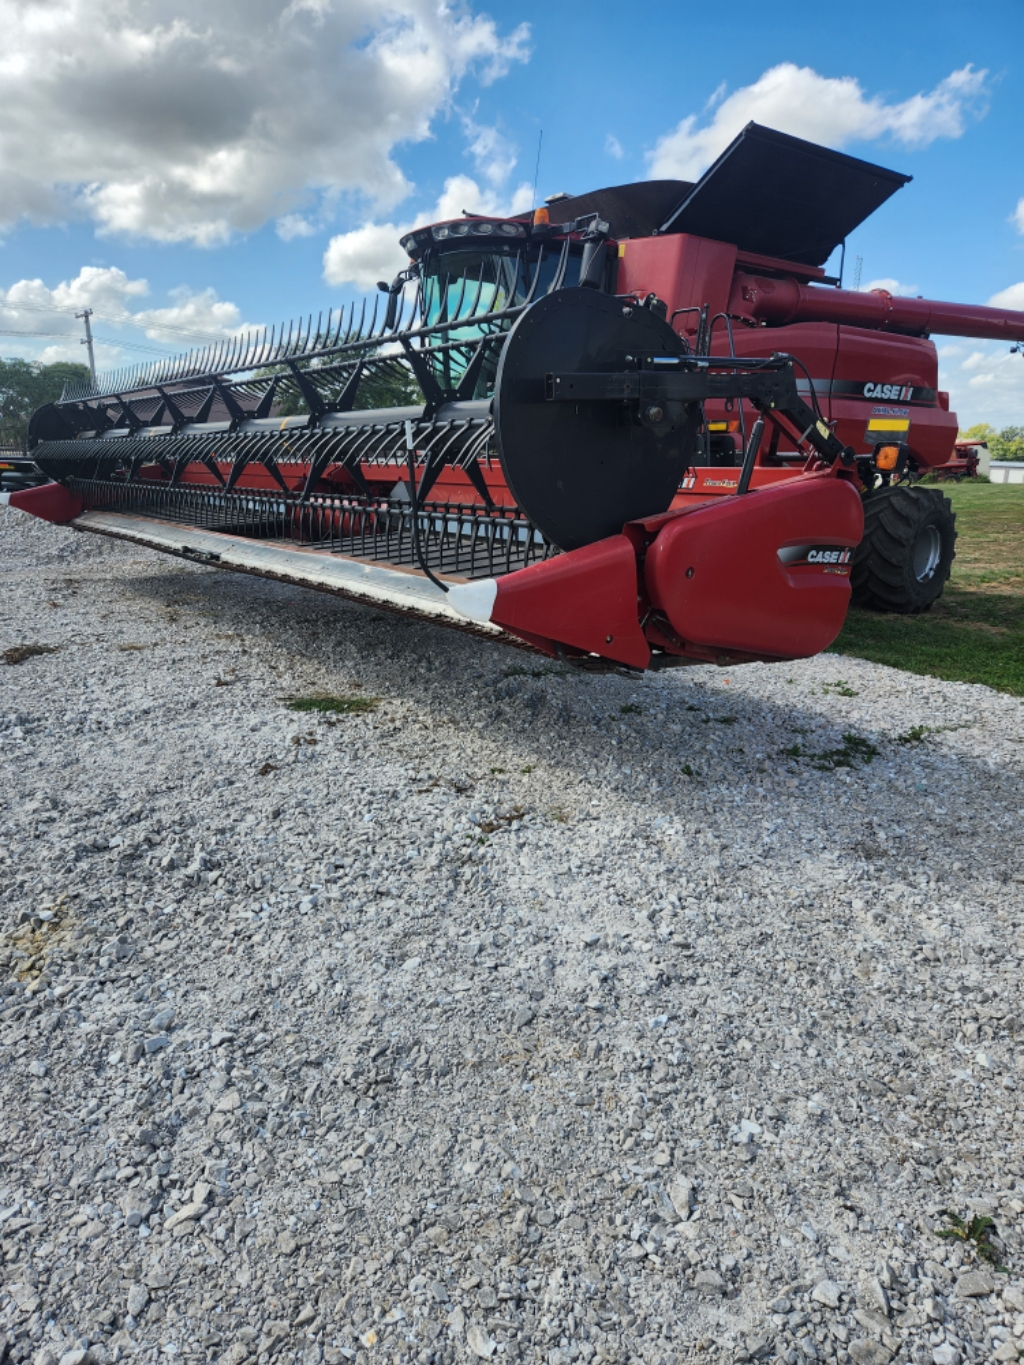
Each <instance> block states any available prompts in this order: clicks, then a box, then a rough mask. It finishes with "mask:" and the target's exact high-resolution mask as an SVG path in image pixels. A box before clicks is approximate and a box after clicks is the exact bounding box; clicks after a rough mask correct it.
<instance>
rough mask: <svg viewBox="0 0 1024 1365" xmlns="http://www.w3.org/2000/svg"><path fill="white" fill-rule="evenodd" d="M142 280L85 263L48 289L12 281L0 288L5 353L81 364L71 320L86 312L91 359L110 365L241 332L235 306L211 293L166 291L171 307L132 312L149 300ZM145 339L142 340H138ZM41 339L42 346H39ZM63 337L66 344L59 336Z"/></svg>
mask: <svg viewBox="0 0 1024 1365" xmlns="http://www.w3.org/2000/svg"><path fill="white" fill-rule="evenodd" d="M149 292H150V291H149V285H148V283H147V282H146V281H145V280H133V279H130V278H129V277H128V275H126V274H125V272H124V271H123V270H119V269H117V268H116V267H112V266H108V267H103V268H101V267H98V266H84V267H83V268H82V269H81V270H80V271H79V272H78V274H77V275H76V276H75V277H74V279H71V280H63V281H62V282H61V283H60V284H57V285H54V286H53V287H50V286H49V285H47V284H44V282H43V281H42V280H41V279H34V280H18V281H17V282H16V283H15V284H12V285H11V286H10V287H9V288H7V289H4V288H0V337H2V347H0V349H2V352H3V354H5V355H14V354H17V355H23V356H26V357H27V358H30V359H38V360H42V361H43V362H44V363H49V362H50V361H53V360H75V361H81V362H84V360H85V353H84V351H83V350H82V349H81V346H80V343H81V338H82V323H81V322H80V321H79V320H78V319H77V318H76V317H75V314H76V313H80V312H82V310H83V309H85V308H89V309H91V310H92V313H93V318H92V327H93V332H94V335H95V337H96V361H97V366H98V367H99V368H101V369H105V368H113V367H115V366H117V365H121V364H123V363H125V362H126V361H127V360H130V359H138V358H139V356H138V355H137V354H135V353H136V352H145V351H152V350H154V349H155V350H158V351H168V352H170V351H178V350H188V349H189V348H190V347H192V346H196V345H202V343H203V340H204V339H206V340H214V339H217V338H221V337H228V336H233V335H236V334H237V333H239V332H243V331H245V330H247V328H246V325H245V324H244V323H243V322H242V317H241V314H240V312H239V310H238V307H237V305H235V304H234V303H231V302H229V301H228V300H226V299H221V298H218V296H217V293H216V291H215V290H213V289H203V290H198V291H194V290H192V289H189V288H187V287H185V286H182V287H180V288H177V289H172V290H171V291H170V300H171V301H170V303H169V304H166V305H164V306H162V307H139V304H140V303H141V302H142V301H143V300H148V298H149ZM140 336H145V338H146V342H145V343H143V342H141V341H140ZM44 338H45V344H44ZM65 338H66V339H65Z"/></svg>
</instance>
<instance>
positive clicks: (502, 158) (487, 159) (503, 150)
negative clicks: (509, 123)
mask: <svg viewBox="0 0 1024 1365" xmlns="http://www.w3.org/2000/svg"><path fill="white" fill-rule="evenodd" d="M463 126H464V128H465V131H466V136H467V138H468V139H469V154H470V156H471V157H472V158H473V160H474V162H475V163H476V168H477V170H478V171H479V172H480V174H481V175H482V176H483V177H484V179H485V180H486V181H488V183H489V184H491V185H493V186H494V187H495V188H496V189H497V188H498V186H500V185H504V183H505V181H506V180H507V179H508V178H509V176H510V175H511V174H512V172H513V171H514V170H515V168H516V148H515V146H514V144H513V143H511V142H510V141H509V140H508V138H506V137H505V135H504V134H503V133H501V132H500V131H499V130H498V129H497V128H492V127H488V126H486V125H484V126H482V125H480V124H479V123H474V122H473V120H472V119H471V118H465V119H463Z"/></svg>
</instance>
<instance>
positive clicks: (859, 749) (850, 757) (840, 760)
mask: <svg viewBox="0 0 1024 1365" xmlns="http://www.w3.org/2000/svg"><path fill="white" fill-rule="evenodd" d="M782 752H783V754H785V756H786V758H805V759H806V760H807V762H808V763H810V764H812V765H813V766H814V767H815V768H820V769H821V770H822V772H829V771H831V770H832V769H833V768H852V767H854V766H855V765H856V764H857V763H865V764H866V763H870V762H871V760H872V759H873V758H875V757H876V755H877V754H878V750H877V749H876V748H875V746H874V745H873V744H872V743H871V741H870V740H869V739H865V738H864V736H863V735H855V734H853V733H852V731H847V733H846V734H845V735H843V742H842V744H841V745H840V746H839V747H838V748H836V749H822V750H821V751H820V752H819V753H816V754H810V753H806V752H805V750H804V748H803V745H801V744H793V745H791V746H790V748H788V749H783V751H782Z"/></svg>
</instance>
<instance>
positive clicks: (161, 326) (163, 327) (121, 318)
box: [0, 298, 225, 341]
mask: <svg viewBox="0 0 1024 1365" xmlns="http://www.w3.org/2000/svg"><path fill="white" fill-rule="evenodd" d="M0 310H4V311H7V312H11V313H18V312H26V313H57V314H59V315H60V316H61V317H75V318H77V317H79V316H80V314H78V313H76V312H75V310H74V308H58V307H56V306H55V305H53V304H43V303H12V302H11V301H10V300H9V299H5V298H0ZM90 312H91V313H92V315H93V317H96V318H102V320H103V321H104V322H115V323H118V324H119V325H121V326H124V327H139V328H141V329H142V330H144V331H145V330H147V329H148V330H149V331H154V332H176V333H178V334H179V335H180V336H187V337H196V338H198V339H199V340H200V341H223V340H224V337H225V333H223V332H219V333H218V332H197V331H195V330H194V329H193V328H191V327H178V326H176V325H175V324H174V323H173V322H152V321H150V320H149V319H148V318H145V319H141V320H140V319H138V318H135V317H133V315H132V314H131V313H98V312H96V311H95V309H91V310H90ZM3 335H7V333H3V332H0V336H3ZM40 335H42V334H41V333H40Z"/></svg>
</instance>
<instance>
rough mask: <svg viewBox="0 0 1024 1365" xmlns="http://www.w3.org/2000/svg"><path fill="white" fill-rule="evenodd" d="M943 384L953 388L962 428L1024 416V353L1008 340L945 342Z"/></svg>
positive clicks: (1007, 423) (1017, 422)
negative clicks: (1017, 351) (1023, 403)
mask: <svg viewBox="0 0 1024 1365" xmlns="http://www.w3.org/2000/svg"><path fill="white" fill-rule="evenodd" d="M990 302H991V300H990ZM939 388H940V389H946V390H947V391H948V392H949V406H950V408H951V409H952V410H953V411H954V412H955V413H956V415H957V418H958V419H959V422H960V427H961V429H964V428H966V427H971V426H974V425H975V424H976V423H978V422H989V423H991V425H992V426H994V427H995V428H996V430H999V429H1000V428H1001V427H1006V426H1019V425H1020V424H1021V421H1022V419H1024V412H1022V407H1021V393H1022V392H1024V356H1021V355H1015V354H1014V353H1012V352H1011V350H1010V348H1009V347H1008V346H1007V345H1006V343H1005V342H1001V341H981V342H972V343H971V345H970V349H968V347H967V346H956V345H952V346H943V347H942V349H941V350H940V351H939Z"/></svg>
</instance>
